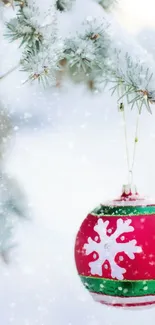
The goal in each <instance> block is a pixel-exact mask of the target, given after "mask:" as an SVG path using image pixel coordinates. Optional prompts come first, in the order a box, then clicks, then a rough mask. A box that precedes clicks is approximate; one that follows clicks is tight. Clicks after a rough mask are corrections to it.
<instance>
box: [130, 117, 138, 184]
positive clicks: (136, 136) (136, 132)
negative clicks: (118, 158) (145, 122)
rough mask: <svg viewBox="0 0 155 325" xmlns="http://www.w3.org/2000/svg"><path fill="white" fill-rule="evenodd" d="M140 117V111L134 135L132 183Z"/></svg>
mask: <svg viewBox="0 0 155 325" xmlns="http://www.w3.org/2000/svg"><path fill="white" fill-rule="evenodd" d="M139 118H140V112H139V111H138V115H137V121H136V131H135V137H134V149H133V160H132V165H131V184H132V183H133V169H134V164H135V157H136V149H137V142H138V127H139Z"/></svg>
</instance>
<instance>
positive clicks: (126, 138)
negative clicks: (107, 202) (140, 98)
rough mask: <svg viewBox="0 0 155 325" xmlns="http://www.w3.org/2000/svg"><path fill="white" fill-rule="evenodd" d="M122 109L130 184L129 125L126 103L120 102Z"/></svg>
mask: <svg viewBox="0 0 155 325" xmlns="http://www.w3.org/2000/svg"><path fill="white" fill-rule="evenodd" d="M120 110H121V111H122V112H123V124H124V137H125V149H126V159H127V166H128V184H129V183H130V157H129V147H128V137H127V125H126V116H125V109H124V104H123V103H121V104H120Z"/></svg>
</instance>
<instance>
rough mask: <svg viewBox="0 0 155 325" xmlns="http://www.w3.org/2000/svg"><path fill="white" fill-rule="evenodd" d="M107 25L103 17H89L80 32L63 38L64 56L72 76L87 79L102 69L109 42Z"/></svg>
mask: <svg viewBox="0 0 155 325" xmlns="http://www.w3.org/2000/svg"><path fill="white" fill-rule="evenodd" d="M108 27H109V26H108V24H107V22H106V21H105V20H104V19H102V21H98V20H97V19H92V18H89V19H87V20H86V21H84V23H83V25H82V28H81V32H80V31H79V32H78V33H77V34H76V36H75V35H73V36H70V37H68V38H67V39H65V42H64V56H65V59H66V60H67V65H68V68H69V70H70V71H71V73H72V75H73V76H79V75H80V76H81V78H82V80H83V79H84V80H87V79H90V78H91V76H92V75H94V74H95V75H98V74H100V73H101V72H102V71H103V69H104V66H105V60H106V58H107V56H108V48H109V43H110V37H109V35H108Z"/></svg>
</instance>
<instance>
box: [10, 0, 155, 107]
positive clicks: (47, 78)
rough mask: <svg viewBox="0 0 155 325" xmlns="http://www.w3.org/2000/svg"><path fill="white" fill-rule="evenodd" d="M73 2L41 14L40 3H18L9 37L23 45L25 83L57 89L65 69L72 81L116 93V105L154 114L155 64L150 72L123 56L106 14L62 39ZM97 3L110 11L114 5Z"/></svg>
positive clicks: (105, 0)
mask: <svg viewBox="0 0 155 325" xmlns="http://www.w3.org/2000/svg"><path fill="white" fill-rule="evenodd" d="M75 1H76V0H58V1H55V5H53V6H52V7H51V8H49V10H48V12H47V13H43V12H41V11H40V10H39V8H38V7H37V6H36V3H33V4H29V3H28V2H27V0H21V1H20V0H15V1H14V4H15V8H16V10H17V14H16V17H15V18H14V19H11V20H10V21H9V22H7V24H6V28H7V31H6V33H5V36H6V37H7V38H8V39H9V40H10V42H13V41H17V40H18V41H19V46H20V47H21V48H22V55H21V60H20V66H21V70H22V71H25V72H26V73H27V74H28V77H27V79H26V81H31V82H32V81H36V80H38V81H39V82H41V83H42V85H43V86H44V87H47V86H53V85H57V75H58V71H61V72H62V73H63V71H64V70H65V71H67V73H68V76H70V77H71V78H72V80H73V81H76V82H85V83H86V84H89V83H90V84H91V89H92V90H94V91H99V90H102V91H104V89H105V86H106V85H109V87H110V88H111V91H112V93H114V92H116V91H117V93H118V101H120V100H124V98H125V99H127V101H128V104H130V105H131V108H132V107H133V106H135V105H137V106H138V109H139V111H140V112H141V109H142V107H143V106H145V107H146V108H147V109H148V111H149V112H151V108H150V106H151V104H152V103H154V102H155V90H154V84H155V82H154V73H153V72H154V71H155V64H154V63H153V64H152V65H151V68H149V63H147V62H143V61H142V60H140V59H139V58H137V57H136V56H135V55H132V54H131V53H128V52H126V51H124V50H123V43H121V42H119V44H117V46H116V42H115V41H114V39H113V31H112V28H114V26H113V27H112V26H111V24H109V19H108V13H107V14H106V19H105V18H103V17H102V18H99V17H98V18H97V19H95V18H92V17H87V18H86V19H85V21H84V22H83V24H82V25H81V28H79V30H78V31H77V32H76V33H73V32H72V31H71V33H70V34H68V35H67V37H60V36H58V35H59V33H58V29H59V26H58V15H60V11H61V15H63V14H64V13H63V12H64V11H67V10H70V9H72V7H73V3H75ZM94 1H95V2H97V3H98V5H100V6H101V7H100V8H101V11H103V10H104V11H107V12H108V11H109V10H110V9H111V8H112V7H113V5H114V4H115V3H116V1H115V0H94ZM70 14H71V13H70ZM59 18H60V17H59ZM131 47H132V45H131ZM62 62H63V64H61V63H62Z"/></svg>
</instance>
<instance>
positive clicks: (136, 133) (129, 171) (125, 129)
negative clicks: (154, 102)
mask: <svg viewBox="0 0 155 325" xmlns="http://www.w3.org/2000/svg"><path fill="white" fill-rule="evenodd" d="M119 109H120V111H121V112H122V113H123V124H124V137H125V148H126V159H127V166H128V184H130V185H132V184H133V169H134V164H135V157H136V149H137V142H138V127H139V117H140V112H139V111H138V115H137V121H136V130H135V136H134V149H133V159H132V164H131V168H130V156H129V147H128V137H127V124H126V115H125V109H124V104H123V103H121V104H120V105H119Z"/></svg>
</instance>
